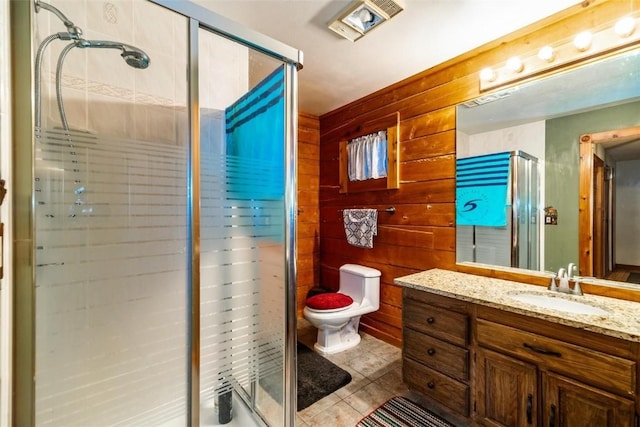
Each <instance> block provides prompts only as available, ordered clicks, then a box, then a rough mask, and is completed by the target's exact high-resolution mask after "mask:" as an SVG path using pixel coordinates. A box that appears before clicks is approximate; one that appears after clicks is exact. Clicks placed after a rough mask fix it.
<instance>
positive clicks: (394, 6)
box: [328, 0, 402, 42]
mask: <svg viewBox="0 0 640 427" xmlns="http://www.w3.org/2000/svg"><path fill="white" fill-rule="evenodd" d="M401 11H402V7H401V6H400V5H399V4H398V3H396V2H394V1H392V0H357V1H354V2H353V3H351V4H350V5H349V6H347V8H346V9H344V10H343V11H342V12H340V13H339V14H338V15H337V16H336V17H335V18H334V19H332V20H331V22H330V23H329V25H328V26H329V29H330V30H332V31H335V32H336V33H337V34H340V35H341V36H342V37H344V38H346V39H349V40H351V41H352V42H354V41H356V40H358V39H359V38H360V37H362V36H364V35H365V34H367V33H368V32H369V31H371V30H373V29H374V28H377V27H379V26H380V25H381V24H382V23H384V22H386V21H388V20H389V19H391V18H393V17H394V16H395V15H397V14H398V13H399V12H401Z"/></svg>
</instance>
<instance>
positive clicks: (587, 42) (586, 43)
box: [573, 31, 593, 52]
mask: <svg viewBox="0 0 640 427" xmlns="http://www.w3.org/2000/svg"><path fill="white" fill-rule="evenodd" d="M592 40H593V34H591V31H582V32H580V33H578V34H577V35H576V36H575V38H574V39H573V45H574V46H575V47H576V49H578V50H579V51H580V52H584V51H585V50H587V49H589V48H590V47H591V42H592Z"/></svg>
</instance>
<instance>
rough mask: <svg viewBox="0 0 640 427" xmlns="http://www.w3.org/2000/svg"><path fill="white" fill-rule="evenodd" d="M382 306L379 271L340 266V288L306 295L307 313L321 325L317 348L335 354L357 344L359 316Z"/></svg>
mask: <svg viewBox="0 0 640 427" xmlns="http://www.w3.org/2000/svg"><path fill="white" fill-rule="evenodd" d="M378 308H380V271H378V270H376V269H374V268H369V267H364V266H362V265H356V264H345V265H343V266H342V267H340V289H339V290H338V292H329V293H324V294H319V295H315V296H313V297H311V298H309V299H307V303H306V305H305V307H304V312H303V313H304V317H305V319H307V320H308V321H309V322H311V324H312V325H313V326H315V327H316V328H318V338H317V340H316V343H315V344H314V346H313V347H314V349H315V350H316V351H317V352H318V353H320V354H335V353H338V352H341V351H344V350H347V349H350V348H353V347H355V346H357V345H358V343H359V342H360V335H358V326H359V324H360V316H362V315H363V314H367V313H371V312H374V311H376V310H378Z"/></svg>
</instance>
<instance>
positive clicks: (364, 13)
mask: <svg viewBox="0 0 640 427" xmlns="http://www.w3.org/2000/svg"><path fill="white" fill-rule="evenodd" d="M358 18H360V22H362V23H363V24H366V23H368V22H371V21H373V15H371V12H370V11H369V9H366V8H362V9H360V12H358Z"/></svg>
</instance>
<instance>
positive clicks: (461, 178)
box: [456, 152, 511, 227]
mask: <svg viewBox="0 0 640 427" xmlns="http://www.w3.org/2000/svg"><path fill="white" fill-rule="evenodd" d="M510 157H511V153H509V152H504V153H495V154H487V155H484V156H476V157H468V158H465V159H458V160H457V161H456V224H457V225H483V226H487V227H501V226H505V225H507V215H506V205H507V203H506V200H507V185H508V182H509V160H510Z"/></svg>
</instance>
